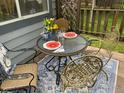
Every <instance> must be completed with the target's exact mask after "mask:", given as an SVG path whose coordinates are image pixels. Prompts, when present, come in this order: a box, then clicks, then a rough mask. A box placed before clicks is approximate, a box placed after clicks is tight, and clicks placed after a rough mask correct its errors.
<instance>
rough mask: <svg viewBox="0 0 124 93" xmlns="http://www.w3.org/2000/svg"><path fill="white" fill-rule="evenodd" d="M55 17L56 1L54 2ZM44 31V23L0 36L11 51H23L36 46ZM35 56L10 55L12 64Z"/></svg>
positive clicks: (23, 53)
mask: <svg viewBox="0 0 124 93" xmlns="http://www.w3.org/2000/svg"><path fill="white" fill-rule="evenodd" d="M52 8H53V12H52V13H53V16H55V12H54V9H55V0H52ZM42 31H43V29H42V22H39V23H35V24H33V25H29V26H26V27H23V28H21V29H17V30H15V31H12V32H10V33H6V34H3V35H1V36H0V42H2V43H4V44H5V46H6V47H8V48H9V49H21V48H26V47H33V46H35V45H36V41H37V39H38V38H39V37H40V33H41V32H42ZM32 54H33V52H32V51H30V52H18V53H12V52H11V53H10V52H9V53H8V55H9V57H10V58H11V60H12V64H16V63H20V62H22V61H24V59H26V58H28V57H30V56H31V55H32Z"/></svg>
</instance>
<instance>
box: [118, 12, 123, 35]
mask: <svg viewBox="0 0 124 93" xmlns="http://www.w3.org/2000/svg"><path fill="white" fill-rule="evenodd" d="M123 29H124V13H123V17H122V20H121V25H120V29H119V32H120V36H122V33H123Z"/></svg>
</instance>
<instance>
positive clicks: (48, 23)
mask: <svg viewBox="0 0 124 93" xmlns="http://www.w3.org/2000/svg"><path fill="white" fill-rule="evenodd" d="M43 23H44V26H45V28H46V29H47V30H48V31H57V30H58V29H59V27H58V25H57V24H56V23H55V18H50V19H47V18H46V19H44V21H43Z"/></svg>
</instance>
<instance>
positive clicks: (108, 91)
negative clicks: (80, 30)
mask: <svg viewBox="0 0 124 93" xmlns="http://www.w3.org/2000/svg"><path fill="white" fill-rule="evenodd" d="M51 57H52V56H46V57H45V58H44V59H43V60H41V61H40V62H39V68H38V70H39V71H38V72H39V76H40V77H39V78H40V81H39V82H38V90H37V93H63V92H61V91H60V86H57V85H56V83H55V82H56V75H55V73H54V72H49V71H47V69H46V68H45V64H46V62H47V61H49V59H50V58H51ZM78 57H80V55H76V56H73V57H72V58H73V59H76V58H78ZM104 60H105V59H104ZM62 61H64V59H62ZM68 61H69V59H68ZM51 64H53V65H56V64H57V58H55V59H54V60H53V62H51ZM118 64H119V62H118V61H117V60H114V59H111V60H110V62H109V63H108V64H107V65H106V66H105V67H104V70H105V71H106V72H107V74H108V77H109V80H108V81H106V78H105V75H104V74H103V73H102V72H101V73H100V74H99V76H98V80H97V82H96V84H95V85H94V87H93V88H90V89H87V88H84V89H76V88H67V89H66V90H65V91H64V93H115V88H116V79H117V72H118Z"/></svg>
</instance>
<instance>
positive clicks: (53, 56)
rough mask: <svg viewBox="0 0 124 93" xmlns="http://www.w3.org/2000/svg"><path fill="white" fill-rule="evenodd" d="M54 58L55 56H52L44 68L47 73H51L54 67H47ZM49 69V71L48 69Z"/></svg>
mask: <svg viewBox="0 0 124 93" xmlns="http://www.w3.org/2000/svg"><path fill="white" fill-rule="evenodd" d="M54 58H55V56H53V57H52V58H51V59H50V60H49V61H48V62H47V63H46V64H45V67H46V69H47V70H48V71H53V70H54V67H53V65H49V66H48V64H49V63H50V62H51V61H52V60H53V59H54ZM50 68H51V69H50Z"/></svg>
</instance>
